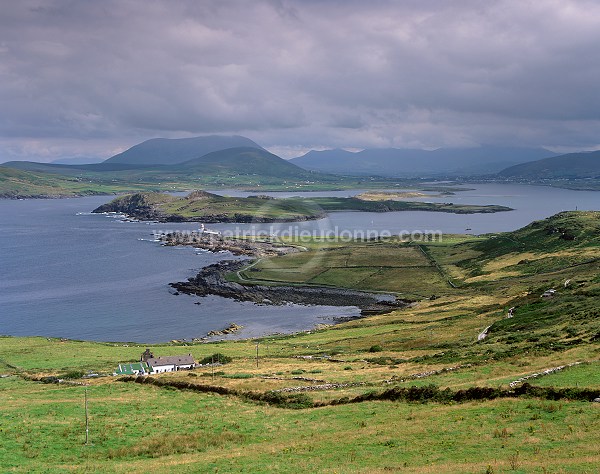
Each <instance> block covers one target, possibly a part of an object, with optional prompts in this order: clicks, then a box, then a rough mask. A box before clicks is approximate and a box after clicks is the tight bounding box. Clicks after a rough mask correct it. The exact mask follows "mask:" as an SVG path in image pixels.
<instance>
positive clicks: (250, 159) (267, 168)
mask: <svg viewBox="0 0 600 474" xmlns="http://www.w3.org/2000/svg"><path fill="white" fill-rule="evenodd" d="M171 169H173V170H180V171H186V172H196V173H201V174H213V175H219V174H223V173H226V174H234V175H235V174H238V175H260V176H275V177H280V178H304V177H309V176H310V173H309V172H307V171H306V170H304V169H302V168H300V167H298V166H296V165H294V164H292V163H290V162H289V161H286V160H284V159H283V158H280V157H278V156H277V155H274V154H273V153H269V152H268V151H266V150H263V149H259V148H252V147H237V148H228V149H226V150H220V151H215V152H212V153H208V154H206V155H204V156H201V157H198V158H195V159H193V160H189V161H186V162H185V163H181V164H179V165H177V166H174V167H171Z"/></svg>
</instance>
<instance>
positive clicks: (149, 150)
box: [105, 135, 263, 165]
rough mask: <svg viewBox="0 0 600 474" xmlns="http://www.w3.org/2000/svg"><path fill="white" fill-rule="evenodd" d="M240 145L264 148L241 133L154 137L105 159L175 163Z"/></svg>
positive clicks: (162, 163) (141, 163)
mask: <svg viewBox="0 0 600 474" xmlns="http://www.w3.org/2000/svg"><path fill="white" fill-rule="evenodd" d="M237 147H250V148H256V149H260V150H262V149H263V148H262V147H261V146H260V145H258V144H257V143H255V142H253V141H252V140H250V139H249V138H246V137H243V136H241V135H205V136H199V137H190V138H151V139H149V140H146V141H144V142H142V143H139V144H137V145H135V146H132V147H131V148H129V149H128V150H125V151H124V152H122V153H119V154H118V155H115V156H112V157H110V158H109V159H108V160H106V161H105V163H126V164H135V165H176V164H179V163H184V162H186V161H189V160H192V159H194V158H199V157H200V156H203V155H206V154H208V153H212V152H215V151H220V150H225V149H228V148H237Z"/></svg>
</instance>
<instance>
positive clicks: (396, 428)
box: [0, 378, 600, 472]
mask: <svg viewBox="0 0 600 474" xmlns="http://www.w3.org/2000/svg"><path fill="white" fill-rule="evenodd" d="M0 390H1V391H2V392H3V395H4V397H3V399H4V403H3V409H2V431H3V433H2V434H3V443H2V445H0V452H1V456H0V458H1V459H2V466H3V469H4V470H8V471H13V472H31V471H41V470H48V471H59V470H74V471H103V472H149V471H152V470H155V471H159V472H181V471H183V472H213V471H215V472H216V471H217V470H218V471H219V472H233V471H242V472H273V471H277V472H298V471H299V470H301V471H305V472H316V471H320V472H339V471H340V466H343V469H342V470H343V472H386V471H390V470H403V471H406V472H484V471H485V470H486V469H487V468H488V466H491V468H492V469H493V470H494V472H508V471H512V472H536V471H537V472H543V469H544V468H545V469H552V470H553V471H554V472H556V471H557V470H560V472H586V470H587V472H593V469H594V466H595V465H597V463H598V462H599V461H600V457H599V454H598V452H597V449H596V447H595V442H594V440H595V433H597V431H598V429H599V428H600V416H599V413H598V410H597V407H596V406H595V405H591V404H589V403H582V402H569V403H558V402H541V401H536V400H494V401H491V402H485V403H466V404H461V405H439V404H426V405H423V404H403V403H392V402H367V403H363V404H357V405H345V406H336V407H325V408H319V409H314V410H311V411H309V412H299V411H290V410H284V409H277V408H271V407H268V406H255V405H253V404H248V403H244V402H239V401H237V400H233V399H230V398H227V397H220V396H217V395H210V394H201V395H198V394H194V393H189V392H176V391H170V390H164V389H157V388H154V387H149V386H139V385H138V384H133V385H129V384H97V385H96V384H95V385H92V386H90V387H88V400H89V411H90V427H91V429H90V445H87V446H86V445H85V423H84V411H83V388H82V387H63V386H52V385H50V386H49V385H40V384H34V383H32V382H24V381H21V380H18V379H15V378H9V379H3V380H0ZM432 427H435V429H432ZM566 445H568V446H569V448H568V449H564V447H565V446H566ZM429 466H430V467H429Z"/></svg>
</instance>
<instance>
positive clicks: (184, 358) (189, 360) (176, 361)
mask: <svg viewBox="0 0 600 474" xmlns="http://www.w3.org/2000/svg"><path fill="white" fill-rule="evenodd" d="M147 362H148V365H149V366H150V367H159V366H162V365H193V364H194V363H195V361H194V358H193V357H192V355H191V354H186V355H175V356H164V357H152V358H151V359H148V360H147Z"/></svg>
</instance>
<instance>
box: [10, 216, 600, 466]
mask: <svg viewBox="0 0 600 474" xmlns="http://www.w3.org/2000/svg"><path fill="white" fill-rule="evenodd" d="M599 229H600V213H597V212H596V213H594V212H587V213H584V212H578V213H576V212H569V213H562V214H559V215H557V216H554V217H552V218H549V219H547V220H544V221H540V222H537V223H534V224H532V225H531V226H528V227H526V228H524V229H521V230H519V231H516V232H513V233H509V234H499V235H497V236H492V237H479V238H472V237H466V236H452V237H451V238H448V239H446V240H444V241H442V242H429V243H417V242H408V241H407V242H399V241H397V240H393V239H391V240H384V241H369V242H366V241H356V242H346V243H341V242H332V241H328V242H324V241H312V242H310V243H306V247H307V249H308V250H307V251H306V252H301V253H296V254H292V255H287V256H283V257H273V258H266V259H263V260H261V261H260V262H258V264H256V265H255V266H254V267H252V268H251V269H249V270H247V271H246V272H244V275H245V276H246V277H247V278H251V279H252V281H257V282H263V283H264V282H271V283H275V282H279V283H281V282H294V283H302V284H310V283H312V284H316V283H319V284H323V283H327V284H328V285H335V286H352V287H356V288H362V289H367V288H371V289H380V288H381V289H382V290H385V291H389V292H397V293H399V295H400V296H403V295H409V294H410V295H412V296H413V297H414V298H415V299H416V300H417V301H416V302H415V304H413V305H411V306H409V307H406V308H403V309H399V310H396V311H394V312H392V313H389V314H382V315H377V316H371V317H368V318H364V319H359V320H354V321H349V322H346V323H343V324H338V325H335V326H332V327H327V328H320V329H315V330H312V331H307V332H303V333H299V334H295V335H286V336H271V337H263V338H261V339H259V340H241V341H217V342H212V343H194V344H192V343H189V342H188V343H186V342H182V341H173V342H170V343H165V344H155V345H152V346H151V349H152V351H153V352H154V353H155V354H160V355H174V354H182V353H184V354H187V353H191V354H193V356H194V357H195V359H196V360H201V359H203V358H205V357H207V356H210V355H211V354H214V353H217V352H218V353H222V354H225V355H227V356H229V357H231V358H232V361H231V362H230V363H228V364H225V365H222V366H219V367H215V368H214V369H213V368H210V367H198V368H196V369H194V370H192V371H183V372H177V373H167V374H162V375H158V376H154V377H153V379H156V380H158V381H160V383H161V384H162V385H161V386H154V385H149V384H143V385H142V384H138V383H132V382H124V381H119V380H118V379H117V378H116V377H112V376H109V375H108V376H102V375H104V374H110V373H112V371H113V370H114V369H115V367H116V366H117V365H118V364H119V363H123V362H129V361H135V360H137V359H138V358H139V356H140V354H141V353H142V352H143V351H144V349H145V347H146V346H145V345H143V344H134V343H93V342H85V341H70V340H61V339H54V338H43V337H38V338H15V337H2V338H0V374H3V375H5V376H6V377H2V378H0V393H1V394H2V395H1V396H2V407H1V408H0V434H1V436H2V438H1V439H2V442H1V443H0V466H1V468H2V469H1V470H2V471H6V472H64V471H74V472H151V471H156V472H330V473H333V472H351V473H353V472H356V473H373V472H374V473H379V472H380V473H383V472H409V473H456V472H460V473H463V472H464V473H491V472H493V473H531V472H533V473H536V472H539V473H544V472H553V473H559V472H560V473H581V472H583V473H585V472H589V473H595V472H597V467H598V465H600V453H599V452H598V449H597V433H598V429H599V428H600V403H594V402H592V400H593V399H594V398H596V397H599V396H600V314H599V311H600V308H599V307H598V303H597V301H598V296H600V264H599V262H598V258H599V257H600V246H599V238H600V237H599V235H600V233H599V232H598V230H599ZM261 278H265V280H261ZM447 279H451V281H452V282H453V283H454V287H453V286H451V285H450V284H448V281H447ZM565 282H566V284H565ZM548 288H556V289H557V293H556V294H555V295H554V296H553V297H551V298H541V293H542V292H544V291H545V290H547V289H548ZM419 293H422V295H423V296H422V297H419ZM433 293H435V295H436V297H435V298H431V295H432V294H433ZM511 307H515V311H514V317H513V318H506V315H507V312H508V309H509V308H511ZM486 327H489V330H488V336H487V337H486V338H485V339H484V340H478V334H480V333H481V331H483V330H484V328H486ZM257 343H258V350H259V359H258V366H257V360H256V358H255V356H256V347H257V346H256V344H257ZM574 363H578V364H577V365H573V366H571V367H566V368H564V369H562V370H558V371H555V372H553V373H551V374H549V375H538V376H536V377H531V378H529V379H528V380H527V382H528V383H529V384H531V385H532V386H533V388H531V387H530V388H528V390H530V391H520V392H519V391H518V390H520V388H522V387H523V385H521V384H518V385H517V392H514V391H513V392H512V395H511V392H509V391H510V390H512V389H511V388H510V386H509V384H510V383H511V382H514V381H516V380H518V379H521V378H523V377H530V376H532V375H534V374H540V373H543V372H544V371H545V370H547V369H551V368H556V367H559V366H565V365H568V364H574ZM87 372H93V373H98V374H100V377H93V378H80V377H81V375H82V374H85V373H87ZM44 377H57V378H63V379H65V380H66V381H67V382H71V383H73V382H75V383H77V384H81V385H69V384H68V383H59V384H57V383H41V382H39V381H36V380H41V379H43V378H44ZM46 380H47V381H49V382H51V381H55V379H53V378H50V379H46ZM84 384H85V385H84ZM323 384H336V385H332V386H324V388H321V389H319V387H320V386H322V385H323ZM306 387H313V388H317V390H306ZM411 387H414V388H411ZM525 387H527V386H525ZM535 387H538V388H535ZM86 388H87V395H88V406H89V421H90V443H89V445H85V412H84V405H83V399H84V391H85V390H86ZM288 388H294V389H295V390H296V392H291V393H286V392H274V391H275V390H281V389H288ZM446 389H447V390H446ZM523 390H524V389H523ZM218 392H221V393H218ZM398 394H404V395H402V396H403V397H404V398H401V397H400V398H399V396H398ZM411 394H412V395H411ZM486 394H487V395H486ZM494 394H501V395H494ZM450 395H451V396H452V397H453V398H451V399H450V398H448V397H449V396H450ZM407 397H408V398H407ZM461 397H462V398H461Z"/></svg>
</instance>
